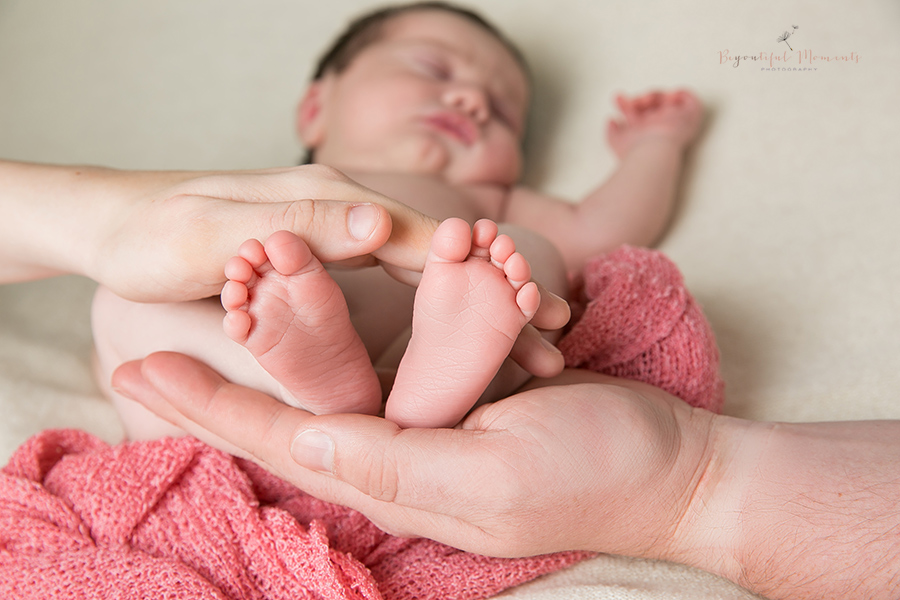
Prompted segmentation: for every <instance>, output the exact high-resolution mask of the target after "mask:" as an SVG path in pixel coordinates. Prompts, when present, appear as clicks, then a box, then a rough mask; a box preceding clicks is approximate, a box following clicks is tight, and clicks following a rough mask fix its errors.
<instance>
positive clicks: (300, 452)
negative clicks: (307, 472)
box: [291, 429, 334, 473]
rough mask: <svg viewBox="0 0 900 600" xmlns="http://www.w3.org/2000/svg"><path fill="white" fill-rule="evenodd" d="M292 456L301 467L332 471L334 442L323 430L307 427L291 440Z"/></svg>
mask: <svg viewBox="0 0 900 600" xmlns="http://www.w3.org/2000/svg"><path fill="white" fill-rule="evenodd" d="M291 457H292V458H293V459H294V462H296V463H297V464H298V465H300V466H301V467H305V468H307V469H311V470H313V471H324V472H326V473H331V464H332V461H334V442H333V441H332V439H331V438H330V437H328V436H327V435H326V434H324V433H322V432H321V431H316V430H315V429H307V430H306V431H304V432H303V433H301V434H300V435H298V436H297V437H295V438H294V441H293V442H291Z"/></svg>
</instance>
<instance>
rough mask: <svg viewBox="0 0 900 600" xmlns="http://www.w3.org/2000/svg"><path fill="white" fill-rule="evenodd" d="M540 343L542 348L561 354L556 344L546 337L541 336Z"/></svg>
mask: <svg viewBox="0 0 900 600" xmlns="http://www.w3.org/2000/svg"><path fill="white" fill-rule="evenodd" d="M541 345H542V346H543V347H544V348H546V349H547V350H549V351H550V352H551V353H552V354H562V352H560V350H559V348H557V347H556V346H554V345H553V344H551V343H550V342H549V341H548V340H547V339H546V338H543V337H542V338H541Z"/></svg>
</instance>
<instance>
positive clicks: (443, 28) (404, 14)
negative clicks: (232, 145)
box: [297, 2, 529, 185]
mask: <svg viewBox="0 0 900 600" xmlns="http://www.w3.org/2000/svg"><path fill="white" fill-rule="evenodd" d="M528 101H529V80H528V75H527V69H526V66H525V63H524V60H523V59H522V56H521V54H520V53H519V52H518V51H517V50H516V49H515V47H514V46H513V45H512V44H511V43H510V42H509V41H508V40H507V39H506V38H505V37H504V36H503V35H502V34H501V33H500V32H499V31H497V30H496V29H495V28H494V27H493V26H491V25H490V24H488V23H487V22H486V21H485V20H484V19H482V18H481V17H480V16H478V15H477V14H475V13H473V12H470V11H468V10H465V9H461V8H458V7H454V6H452V5H448V4H445V3H441V2H425V3H418V4H411V5H404V6H398V7H390V8H386V9H382V10H379V11H377V12H374V13H371V14H369V15H365V16H363V17H361V18H360V19H357V20H356V21H354V22H353V23H352V24H351V25H350V27H349V28H348V29H347V31H346V32H345V33H344V34H343V35H341V36H340V37H339V38H338V39H337V40H336V42H335V43H334V44H333V46H332V47H331V48H330V49H329V50H328V51H327V52H326V53H325V54H324V55H323V58H322V59H321V61H320V63H319V65H318V67H317V69H316V72H315V75H314V77H313V81H312V83H311V84H310V87H309V89H308V90H307V92H306V94H305V95H304V97H303V99H302V100H301V102H300V105H299V107H298V114H297V129H298V133H299V135H300V138H301V140H302V141H303V143H304V144H305V145H306V147H307V148H308V149H309V150H310V152H311V153H312V152H314V153H315V159H316V162H321V163H325V164H329V165H332V166H335V167H337V168H340V169H345V170H348V171H354V170H355V171H369V172H372V171H375V172H395V173H422V174H431V175H438V176H441V177H443V178H444V179H445V180H447V181H448V182H450V183H453V184H480V183H489V184H499V185H511V184H513V183H515V181H516V180H517V179H518V177H519V174H520V171H521V164H522V157H521V142H522V136H523V134H524V124H525V117H526V112H527V109H528Z"/></svg>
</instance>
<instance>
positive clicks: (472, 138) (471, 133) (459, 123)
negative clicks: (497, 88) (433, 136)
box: [424, 111, 480, 146]
mask: <svg viewBox="0 0 900 600" xmlns="http://www.w3.org/2000/svg"><path fill="white" fill-rule="evenodd" d="M424 120H425V123H426V124H427V125H428V126H429V127H432V128H434V129H437V130H438V131H440V132H442V133H445V134H447V135H449V136H450V137H452V138H454V139H456V140H458V141H460V142H462V143H463V144H465V145H466V146H471V145H472V144H474V143H475V142H477V141H478V137H479V136H480V132H479V130H478V127H477V126H476V125H475V123H473V122H472V120H471V119H469V118H468V117H466V116H465V115H462V114H460V113H458V112H452V111H441V112H436V113H433V114H431V115H429V116H427V117H425V119H424Z"/></svg>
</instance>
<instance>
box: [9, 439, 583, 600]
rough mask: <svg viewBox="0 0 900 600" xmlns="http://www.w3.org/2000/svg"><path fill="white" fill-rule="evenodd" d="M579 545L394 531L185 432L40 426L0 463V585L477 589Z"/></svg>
mask: <svg viewBox="0 0 900 600" xmlns="http://www.w3.org/2000/svg"><path fill="white" fill-rule="evenodd" d="M586 556H589V555H588V554H587V553H584V552H569V553H563V554H555V555H547V556H538V557H533V558H524V559H500V558H488V557H484V556H479V555H475V554H469V553H466V552H462V551H459V550H455V549H453V548H450V547H448V546H444V545H442V544H439V543H437V542H432V541H430V540H425V539H405V538H397V537H393V536H390V535H388V534H386V533H384V532H382V531H381V530H379V529H378V528H377V527H375V525H373V524H372V523H371V522H370V521H368V520H367V519H366V518H365V517H363V516H362V515H360V514H359V513H357V512H355V511H352V510H350V509H347V508H343V507H340V506H336V505H333V504H329V503H326V502H322V501H319V500H316V499H315V498H312V497H311V496H308V495H306V494H304V493H303V492H301V491H299V490H298V489H296V488H294V487H292V486H291V485H289V484H287V483H285V482H283V481H281V480H279V479H278V478H276V477H275V476H273V475H271V474H269V473H267V472H266V471H264V470H262V469H261V468H259V467H257V466H255V465H254V464H252V463H249V462H246V461H243V460H240V459H236V458H234V457H231V456H229V455H227V454H225V453H223V452H220V451H218V450H214V449H212V448H210V447H208V446H206V445H204V444H202V443H201V442H199V441H197V440H196V439H194V438H180V439H172V438H167V439H162V440H156V441H151V442H132V443H128V444H122V445H118V446H109V445H107V444H106V443H105V442H102V441H100V440H98V439H97V438H95V437H93V436H91V435H89V434H86V433H83V432H80V431H76V430H55V431H54V430H50V431H45V432H43V433H41V434H38V435H37V436H35V437H33V438H31V439H30V440H29V441H28V442H26V443H25V444H24V445H22V446H21V447H20V448H19V449H18V450H17V451H16V453H15V454H14V455H13V457H12V458H11V460H10V462H9V464H8V465H7V466H6V467H5V468H4V469H3V470H2V472H0V598H40V599H44V598H54V599H59V598H119V599H132V598H133V599H137V598H154V599H155V598H167V599H188V598H191V599H194V598H210V599H213V598H214V599H223V600H224V599H235V600H237V599H242V600H244V599H246V600H250V599H260V600H262V599H284V600H288V599H326V598H327V599H331V598H334V599H342V600H343V599H347V600H350V599H353V600H362V599H378V598H385V599H409V600H412V599H414V598H415V599H430V598H433V599H439V598H440V599H444V598H469V599H474V598H485V597H488V596H492V595H494V594H497V593H499V592H500V591H502V590H504V589H506V588H509V587H512V586H515V585H517V584H520V583H523V582H525V581H529V580H531V579H533V578H535V577H537V576H539V575H542V574H544V573H548V572H551V571H556V570H558V569H560V568H562V567H565V566H567V565H570V564H572V563H574V562H577V561H579V560H581V559H583V558H585V557H586Z"/></svg>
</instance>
